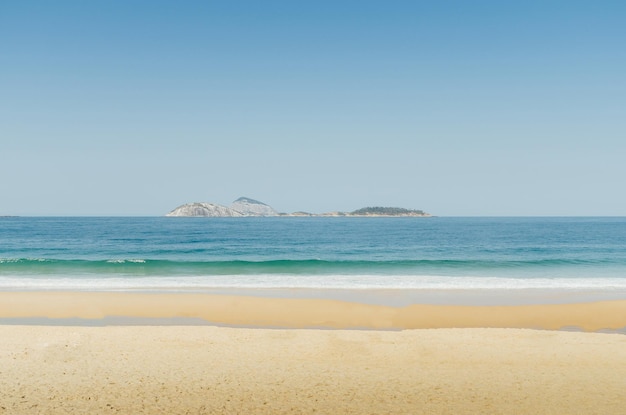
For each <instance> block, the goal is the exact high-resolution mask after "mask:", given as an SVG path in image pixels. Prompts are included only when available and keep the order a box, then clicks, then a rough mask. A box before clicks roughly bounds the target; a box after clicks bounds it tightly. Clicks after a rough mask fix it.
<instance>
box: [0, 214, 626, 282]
mask: <svg viewBox="0 0 626 415" xmlns="http://www.w3.org/2000/svg"><path fill="white" fill-rule="evenodd" d="M214 287H271V288H283V287H303V288H417V289H419V288H440V289H447V288H480V289H490V288H505V289H509V288H510V289H516V288H545V287H547V288H550V287H553V288H568V289H577V288H580V289H588V288H602V289H610V288H611V287H615V288H619V289H624V288H626V218H289V217H285V218H165V217H157V218H119V217H111V218H65V217H62V218H59V217H53V218H38V217H37V218H36V217H25V218H0V289H5V290H13V289H93V290H108V289H122V290H123V289H203V288H214Z"/></svg>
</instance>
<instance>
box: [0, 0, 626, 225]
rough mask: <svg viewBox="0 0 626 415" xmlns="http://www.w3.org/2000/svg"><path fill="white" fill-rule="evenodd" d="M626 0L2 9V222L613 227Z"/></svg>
mask: <svg viewBox="0 0 626 415" xmlns="http://www.w3.org/2000/svg"><path fill="white" fill-rule="evenodd" d="M624 21H626V2H622V1H599V2H589V1H536V2H535V1H525V2H502V1H440V2H433V1H406V2H405V1H392V2H387V1H376V2H374V1H315V2H298V1H295V2H294V1H228V2H217V1H186V2H172V1H88V2H85V1H78V0H77V1H55V2H51V1H39V2H38V1H28V0H25V1H3V2H0V215H1V214H14V215H161V214H165V213H167V212H168V211H169V210H171V209H173V208H174V207H176V206H178V205H180V204H182V203H185V202H192V201H207V202H215V203H223V204H229V203H230V202H231V201H232V200H234V199H236V198H237V197H239V196H248V197H252V198H255V199H259V200H262V201H264V202H266V203H268V204H270V205H272V206H273V207H274V208H276V209H277V210H279V211H285V212H290V211H296V210H307V211H312V212H324V211H330V210H346V211H349V210H354V209H357V208H360V207H363V206H370V205H384V206H401V207H407V208H415V209H423V210H426V211H428V212H431V213H433V214H436V215H441V216H446V215H626V192H624V191H623V188H624V185H623V181H624V179H625V178H626V162H625V161H624V160H626V47H624V45H625V44H626V25H625V24H624Z"/></svg>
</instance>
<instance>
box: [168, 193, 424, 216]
mask: <svg viewBox="0 0 626 415" xmlns="http://www.w3.org/2000/svg"><path fill="white" fill-rule="evenodd" d="M165 216H169V217H276V216H286V217H313V216H319V217H368V218H371V217H422V218H423V217H431V216H432V215H431V214H429V213H426V212H424V211H422V210H413V209H405V208H399V207H382V206H374V207H364V208H361V209H357V210H354V211H352V212H327V213H308V212H302V211H298V212H293V213H279V212H278V211H276V210H275V209H274V208H272V207H271V206H269V205H267V204H265V203H263V202H259V201H258V200H254V199H250V198H248V197H240V198H239V199H237V200H235V201H234V202H233V203H232V204H231V205H230V206H223V205H218V204H215V203H206V202H194V203H186V204H184V205H181V206H179V207H177V208H176V209H174V210H172V211H171V212H169V213H168V214H166V215H165Z"/></svg>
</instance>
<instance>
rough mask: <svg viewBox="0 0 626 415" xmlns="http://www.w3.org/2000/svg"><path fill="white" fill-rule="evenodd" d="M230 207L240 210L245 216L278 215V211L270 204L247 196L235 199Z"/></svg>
mask: <svg viewBox="0 0 626 415" xmlns="http://www.w3.org/2000/svg"><path fill="white" fill-rule="evenodd" d="M230 208H231V209H233V210H236V211H237V212H241V213H243V214H244V215H246V216H278V215H279V213H278V212H276V211H275V210H274V209H273V208H272V207H271V206H269V205H266V204H265V203H263V202H259V201H258V200H254V199H250V198H247V197H240V198H239V199H237V200H235V201H234V202H233V203H232V204H231V205H230Z"/></svg>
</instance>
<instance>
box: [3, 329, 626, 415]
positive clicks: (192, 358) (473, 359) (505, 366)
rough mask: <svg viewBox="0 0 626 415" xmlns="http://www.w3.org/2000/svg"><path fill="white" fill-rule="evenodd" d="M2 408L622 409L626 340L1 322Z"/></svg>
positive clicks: (498, 332) (487, 332) (476, 332)
mask: <svg viewBox="0 0 626 415" xmlns="http://www.w3.org/2000/svg"><path fill="white" fill-rule="evenodd" d="M0 339H1V340H0V341H1V348H0V413H1V414H12V415H13V414H105V413H106V414H110V413H123V414H314V413H319V414H603V415H606V414H623V413H624V408H626V393H625V392H624V391H626V364H624V363H626V336H624V335H619V334H602V333H581V332H562V331H561V332H558V331H540V330H527V329H428V330H405V331H372V330H369V331H361V330H294V329H291V330H282V329H281V330H272V329H244V328H226V327H210V326H195V327H190V326H186V327H185V326H170V327H165V326H154V327H146V326H142V327H128V326H126V327H121V326H118V327H53V326H0Z"/></svg>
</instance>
